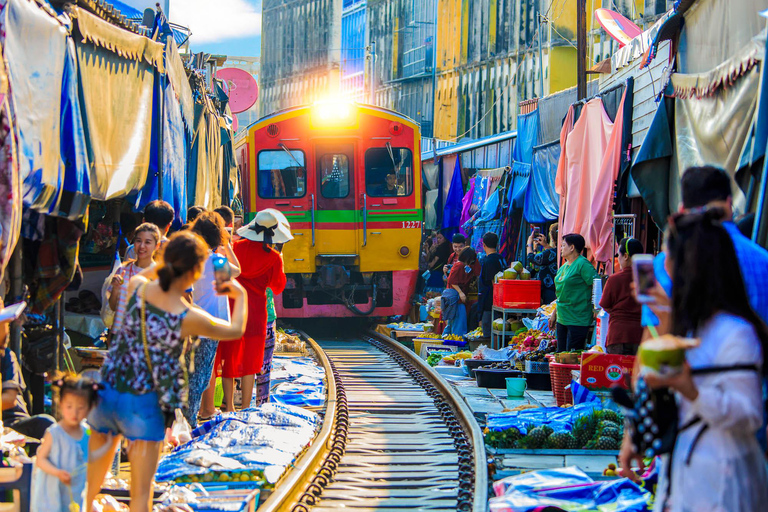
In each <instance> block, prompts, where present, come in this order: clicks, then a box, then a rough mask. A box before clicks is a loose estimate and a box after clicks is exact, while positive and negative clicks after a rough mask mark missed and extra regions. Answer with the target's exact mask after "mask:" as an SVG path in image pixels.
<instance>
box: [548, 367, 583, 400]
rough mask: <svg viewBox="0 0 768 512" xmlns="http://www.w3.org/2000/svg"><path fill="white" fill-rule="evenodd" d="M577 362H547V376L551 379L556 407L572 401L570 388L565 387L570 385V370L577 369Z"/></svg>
mask: <svg viewBox="0 0 768 512" xmlns="http://www.w3.org/2000/svg"><path fill="white" fill-rule="evenodd" d="M578 369H579V365H578V364H561V363H549V377H550V379H552V393H553V394H554V395H555V401H556V402H557V405H558V407H559V406H563V405H565V404H572V403H573V395H572V394H571V388H568V389H565V388H566V387H567V386H570V385H571V380H572V377H571V370H578Z"/></svg>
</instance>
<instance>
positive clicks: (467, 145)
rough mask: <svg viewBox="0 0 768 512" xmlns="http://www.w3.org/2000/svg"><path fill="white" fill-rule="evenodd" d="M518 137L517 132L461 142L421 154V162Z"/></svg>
mask: <svg viewBox="0 0 768 512" xmlns="http://www.w3.org/2000/svg"><path fill="white" fill-rule="evenodd" d="M515 137H517V130H515V131H511V132H503V133H498V134H496V135H489V136H488V137H483V138H482V139H477V140H472V141H467V142H460V143H458V144H454V145H452V146H447V147H444V148H439V149H437V150H432V151H427V152H424V153H422V154H421V160H422V161H424V160H431V159H433V158H435V157H441V156H446V155H455V154H457V153H463V152H464V151H470V150H472V149H477V148H481V147H483V146H489V145H491V144H495V143H497V142H503V141H505V140H509V139H514V138H515Z"/></svg>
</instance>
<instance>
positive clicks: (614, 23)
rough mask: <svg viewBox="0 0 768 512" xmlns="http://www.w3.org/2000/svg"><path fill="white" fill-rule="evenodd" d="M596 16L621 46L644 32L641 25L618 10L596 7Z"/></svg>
mask: <svg viewBox="0 0 768 512" xmlns="http://www.w3.org/2000/svg"><path fill="white" fill-rule="evenodd" d="M595 18H597V21H598V23H600V25H602V27H603V28H604V29H605V31H606V32H608V35H609V36H611V37H612V38H613V39H614V40H615V41H616V42H618V43H619V46H624V45H625V44H627V43H629V42H630V41H631V40H633V39H634V38H636V37H637V36H639V35H640V34H642V33H643V31H642V29H641V28H640V27H638V26H637V25H635V24H634V23H632V22H631V21H629V20H628V19H627V18H625V17H624V16H622V15H621V14H619V13H617V12H616V11H611V10H608V9H595Z"/></svg>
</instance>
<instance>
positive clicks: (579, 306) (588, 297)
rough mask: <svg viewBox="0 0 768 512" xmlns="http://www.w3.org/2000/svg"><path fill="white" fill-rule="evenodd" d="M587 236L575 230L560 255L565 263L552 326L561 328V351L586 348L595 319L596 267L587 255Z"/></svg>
mask: <svg viewBox="0 0 768 512" xmlns="http://www.w3.org/2000/svg"><path fill="white" fill-rule="evenodd" d="M585 248H586V241H585V240H584V237H583V236H581V235H579V234H578V233H571V234H569V235H565V236H564V237H563V243H562V245H561V247H560V254H561V255H562V256H563V258H564V259H565V263H564V264H563V266H561V267H560V269H559V270H558V271H557V275H556V276H555V290H556V292H557V306H556V307H555V310H554V311H553V312H552V316H550V317H549V328H550V329H554V328H555V327H557V350H558V352H566V351H571V350H583V349H584V347H585V346H586V342H587V334H589V328H590V327H591V326H592V321H593V320H594V308H593V307H592V282H593V280H594V279H595V277H596V276H597V272H596V271H595V267H593V266H592V264H591V263H590V262H589V260H588V259H587V258H585V257H584V256H583V254H582V253H583V252H584V250H585Z"/></svg>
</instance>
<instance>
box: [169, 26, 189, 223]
mask: <svg viewBox="0 0 768 512" xmlns="http://www.w3.org/2000/svg"><path fill="white" fill-rule="evenodd" d="M165 69H166V73H167V75H168V82H169V83H170V85H171V87H172V90H173V92H174V94H175V95H176V99H177V100H178V103H179V107H180V109H181V118H182V119H183V121H184V127H185V128H186V129H187V132H188V134H189V135H190V136H191V135H192V128H193V125H194V122H195V101H194V99H193V98H192V88H191V87H190V85H189V79H188V78H187V72H186V71H185V70H184V63H183V62H182V60H181V56H180V55H179V48H178V46H176V41H175V40H174V39H173V36H168V39H167V43H166V45H165ZM185 209H186V208H185Z"/></svg>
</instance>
